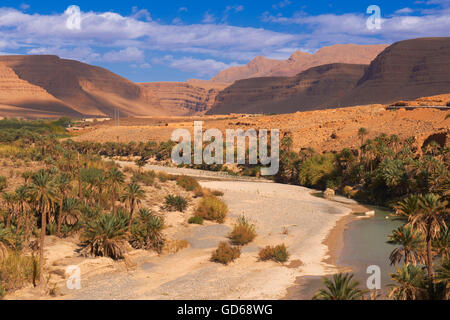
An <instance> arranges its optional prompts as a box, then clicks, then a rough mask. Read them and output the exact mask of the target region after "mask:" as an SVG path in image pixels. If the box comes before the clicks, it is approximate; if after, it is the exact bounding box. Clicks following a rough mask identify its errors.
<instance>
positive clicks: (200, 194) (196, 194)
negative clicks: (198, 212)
mask: <svg viewBox="0 0 450 320" xmlns="http://www.w3.org/2000/svg"><path fill="white" fill-rule="evenodd" d="M205 190H206V189H203V188H200V187H199V188H195V190H194V198H201V197H204V196H206V195H208V192H207V191H206V192H205Z"/></svg>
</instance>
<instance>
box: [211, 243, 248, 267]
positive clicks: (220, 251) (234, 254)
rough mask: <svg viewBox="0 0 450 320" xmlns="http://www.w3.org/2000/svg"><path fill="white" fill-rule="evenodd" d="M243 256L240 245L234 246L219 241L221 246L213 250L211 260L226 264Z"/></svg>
mask: <svg viewBox="0 0 450 320" xmlns="http://www.w3.org/2000/svg"><path fill="white" fill-rule="evenodd" d="M240 256H241V249H240V248H239V247H232V246H230V244H228V243H227V242H221V243H219V247H218V248H217V249H216V250H215V251H214V252H213V254H212V256H211V261H214V262H219V263H223V264H225V265H227V264H229V263H230V262H232V261H234V260H236V259H237V258H239V257H240Z"/></svg>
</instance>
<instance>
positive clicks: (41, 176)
mask: <svg viewBox="0 0 450 320" xmlns="http://www.w3.org/2000/svg"><path fill="white" fill-rule="evenodd" d="M29 191H30V197H31V199H33V202H34V203H35V204H36V208H37V210H38V212H40V213H41V239H40V246H39V249H40V252H39V262H40V263H39V275H40V283H41V285H44V281H43V280H44V275H43V272H42V267H43V264H44V243H45V233H46V227H47V212H48V211H49V210H50V208H51V205H52V202H54V201H55V200H57V199H58V196H57V190H56V187H55V182H54V180H53V179H52V177H51V176H50V173H49V172H47V171H44V170H40V171H38V172H37V173H36V174H35V175H33V177H32V181H31V185H30V189H29Z"/></svg>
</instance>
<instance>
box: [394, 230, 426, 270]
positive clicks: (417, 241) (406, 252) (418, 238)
mask: <svg viewBox="0 0 450 320" xmlns="http://www.w3.org/2000/svg"><path fill="white" fill-rule="evenodd" d="M388 238H389V240H388V241H387V243H389V244H393V245H400V246H401V247H400V248H397V249H395V250H394V251H392V253H391V255H390V256H389V260H390V261H391V265H394V264H397V263H399V262H400V261H401V260H402V258H403V259H404V262H405V264H408V263H410V262H411V263H413V264H414V265H416V264H417V263H419V262H420V261H421V259H422V252H423V249H424V248H425V245H424V244H425V243H424V238H423V235H422V234H421V233H420V232H418V231H415V230H414V229H413V228H412V227H411V226H404V227H399V228H398V229H396V230H394V231H393V232H392V234H391V235H389V236H388Z"/></svg>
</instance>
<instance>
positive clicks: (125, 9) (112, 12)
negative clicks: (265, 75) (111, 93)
mask: <svg viewBox="0 0 450 320" xmlns="http://www.w3.org/2000/svg"><path fill="white" fill-rule="evenodd" d="M71 5H76V6H77V7H78V8H79V9H80V14H79V17H80V25H79V27H80V28H76V27H70V26H69V27H68V20H70V18H71V17H72V18H73V17H76V16H77V13H76V10H75V9H74V10H75V11H70V12H69V11H66V10H67V8H68V7H69V6H71ZM370 5H378V6H379V7H380V9H381V17H382V24H381V28H380V29H376V30H370V29H368V28H367V25H366V21H367V19H368V18H369V16H370V15H369V14H367V13H366V10H367V7H368V6H370ZM70 21H72V22H73V21H76V20H73V19H72V20H70ZM70 21H69V23H72V22H70ZM71 25H73V23H72V24H71ZM427 36H450V0H423V1H403V0H396V1H392V0H391V1H386V0H383V1H375V0H370V1H365V0H362V1H352V2H349V1H323V0H305V1H295V0H272V1H269V0H260V1H234V0H233V1H222V0H215V1H192V0H191V1H185V0H165V1H120V2H115V1H81V0H80V1H76V2H74V1H70V2H68V1H54V2H49V1H42V0H40V1H34V0H28V1H27V0H24V1H23V2H20V1H17V0H15V1H9V0H2V2H1V4H0V54H56V55H59V56H61V57H63V58H69V59H76V60H80V61H83V62H86V63H90V64H93V65H99V66H102V67H105V68H108V69H109V70H111V71H113V72H115V73H118V74H120V75H122V76H124V77H126V78H129V79H130V80H132V81H137V82H144V81H184V80H187V79H189V78H201V79H208V78H210V77H212V76H214V75H215V74H216V73H217V72H219V71H220V70H223V69H225V68H228V67H230V66H234V65H242V64H246V63H248V62H249V60H251V59H252V58H254V57H255V56H258V55H263V56H266V57H269V58H274V59H286V58H288V57H289V56H290V55H291V54H292V53H293V52H294V51H296V50H304V51H308V52H314V51H316V50H317V49H319V48H320V47H322V46H327V45H332V44H337V43H358V44H378V43H393V42H395V41H399V40H404V39H410V38H417V37H427Z"/></svg>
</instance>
